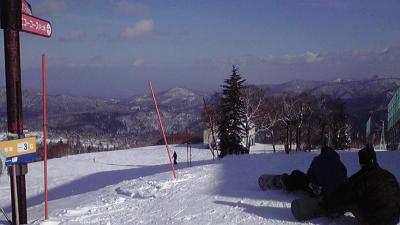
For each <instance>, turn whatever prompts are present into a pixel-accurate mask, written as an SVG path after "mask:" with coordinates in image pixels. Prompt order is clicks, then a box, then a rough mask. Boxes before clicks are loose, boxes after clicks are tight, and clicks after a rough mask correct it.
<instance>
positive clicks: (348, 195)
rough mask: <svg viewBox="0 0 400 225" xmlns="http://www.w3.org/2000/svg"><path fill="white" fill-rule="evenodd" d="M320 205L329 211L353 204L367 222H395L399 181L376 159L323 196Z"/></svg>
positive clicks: (383, 224) (399, 198) (379, 224)
mask: <svg viewBox="0 0 400 225" xmlns="http://www.w3.org/2000/svg"><path fill="white" fill-rule="evenodd" d="M322 205H323V206H324V208H326V209H327V211H328V212H330V213H335V212H345V211H350V210H352V208H354V207H357V209H358V210H359V211H360V213H361V215H362V217H363V218H364V219H365V220H366V221H367V222H368V224H369V225H392V224H397V223H398V222H399V216H400V189H399V183H398V182H397V180H396V177H395V176H393V175H392V174H391V173H390V172H388V171H387V170H384V169H382V168H380V167H379V165H378V164H377V163H375V164H371V165H367V166H365V167H363V168H362V169H360V170H359V171H358V172H357V173H356V174H354V175H353V176H351V177H350V178H349V180H348V181H347V182H345V183H344V184H343V185H341V186H340V187H339V189H338V190H337V191H335V192H334V193H332V194H331V195H330V196H328V197H326V198H324V199H323V201H322Z"/></svg>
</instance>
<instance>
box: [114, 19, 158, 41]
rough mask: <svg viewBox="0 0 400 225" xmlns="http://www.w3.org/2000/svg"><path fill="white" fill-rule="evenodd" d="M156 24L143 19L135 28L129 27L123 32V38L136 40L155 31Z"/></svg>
mask: <svg viewBox="0 0 400 225" xmlns="http://www.w3.org/2000/svg"><path fill="white" fill-rule="evenodd" d="M153 26H154V22H153V20H151V19H143V20H140V21H138V22H136V23H135V25H134V26H133V27H127V28H125V29H124V30H123V31H122V32H121V36H122V37H123V38H135V37H137V36H140V35H143V34H145V33H148V32H150V31H151V30H153Z"/></svg>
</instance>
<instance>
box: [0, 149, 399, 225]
mask: <svg viewBox="0 0 400 225" xmlns="http://www.w3.org/2000/svg"><path fill="white" fill-rule="evenodd" d="M170 148H171V150H172V151H176V152H177V153H178V165H177V166H176V169H177V178H176V179H174V178H173V175H172V172H171V167H170V165H169V160H168V157H167V154H166V151H165V147H164V146H152V147H144V148H137V149H129V150H121V151H114V152H101V153H92V154H82V155H74V156H69V157H63V158H58V159H52V160H49V161H48V165H49V169H48V171H49V199H50V202H49V215H50V220H49V221H43V219H44V204H43V162H38V163H31V164H29V173H28V174H27V196H28V205H29V208H28V220H29V223H30V224H34V225H39V224H71V225H74V224H105V225H108V224H118V225H120V224H129V225H130V224H246V225H247V224H288V225H289V224H357V222H356V220H355V219H354V217H353V216H352V215H351V214H346V215H345V216H342V217H340V218H338V219H335V220H333V219H329V218H318V219H314V220H311V221H307V222H305V223H301V222H297V221H296V220H295V219H294V218H293V216H292V214H291V211H290V202H291V201H292V200H293V199H295V198H298V197H300V196H302V194H301V193H296V194H293V193H292V194H290V193H285V192H283V191H279V190H273V191H266V192H263V191H261V190H260V189H259V187H258V183H257V179H258V177H259V175H260V174H264V173H268V174H280V173H284V172H290V171H291V170H293V169H300V170H303V171H306V170H307V168H308V166H309V163H310V162H311V160H312V158H313V157H314V156H316V155H317V154H318V153H319V151H318V150H317V151H315V152H312V153H304V152H298V153H293V154H290V155H286V154H284V153H283V152H282V151H279V152H277V153H271V150H270V146H264V145H257V146H255V147H254V148H253V149H252V151H251V152H252V154H250V155H239V156H228V157H226V158H224V159H222V160H217V159H216V160H212V155H211V153H210V151H209V150H208V149H203V148H202V147H201V146H193V147H192V166H191V167H189V166H188V165H187V163H186V159H187V154H186V153H187V150H186V146H184V145H173V146H170ZM340 156H341V159H342V161H343V162H344V164H345V165H346V166H347V169H348V175H352V174H353V173H355V172H356V171H357V170H358V169H359V167H358V159H357V152H356V151H346V152H340ZM377 156H378V161H379V163H380V164H381V166H382V167H383V168H385V169H388V170H389V171H391V172H392V173H394V174H395V175H396V177H397V179H398V180H399V178H400V167H399V166H398V163H399V162H400V154H399V152H398V151H394V152H388V151H379V152H377ZM9 186H10V185H9V178H8V176H6V175H3V176H1V178H0V193H1V194H0V206H1V207H3V208H5V210H6V211H7V212H8V214H9V215H11V213H10V211H11V209H10V189H9ZM0 224H7V222H6V220H5V219H4V218H3V217H2V216H0Z"/></svg>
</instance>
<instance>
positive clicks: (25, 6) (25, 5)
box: [21, 0, 32, 15]
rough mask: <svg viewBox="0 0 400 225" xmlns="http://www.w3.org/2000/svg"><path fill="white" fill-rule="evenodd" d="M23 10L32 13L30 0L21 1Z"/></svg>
mask: <svg viewBox="0 0 400 225" xmlns="http://www.w3.org/2000/svg"><path fill="white" fill-rule="evenodd" d="M21 4H22V5H21V12H22V13H25V14H27V15H32V7H31V4H29V2H27V1H26V0H22V2H21Z"/></svg>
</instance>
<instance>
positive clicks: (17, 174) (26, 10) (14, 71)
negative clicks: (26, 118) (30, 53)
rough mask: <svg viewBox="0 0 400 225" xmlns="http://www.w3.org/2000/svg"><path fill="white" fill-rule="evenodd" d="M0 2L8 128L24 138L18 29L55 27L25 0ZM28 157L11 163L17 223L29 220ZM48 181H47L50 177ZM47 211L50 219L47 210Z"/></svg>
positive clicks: (43, 33) (31, 30) (39, 32)
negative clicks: (26, 178) (39, 16)
mask: <svg viewBox="0 0 400 225" xmlns="http://www.w3.org/2000/svg"><path fill="white" fill-rule="evenodd" d="M0 5H1V7H0V10H1V13H0V15H1V28H2V29H3V30H4V55H5V57H4V59H5V63H4V64H5V72H6V74H5V75H6V93H7V123H8V132H9V138H10V139H16V138H17V139H21V138H23V137H24V136H25V134H24V133H23V113H22V91H21V86H22V84H21V67H20V44H19V32H20V31H24V32H28V33H32V34H36V35H40V36H43V37H50V36H51V33H52V29H51V25H50V23H49V22H48V21H46V20H43V19H40V18H37V17H34V16H32V8H31V6H30V4H29V3H28V2H27V1H26V0H0ZM44 65H45V64H44ZM44 74H45V70H44ZM44 123H45V121H44ZM28 161H29V160H25V161H24V160H22V161H20V162H18V163H16V164H12V169H10V167H9V172H10V177H11V180H12V182H11V199H12V202H11V206H12V211H13V216H12V218H13V219H12V220H13V224H14V225H19V224H20V223H21V224H27V223H28V222H27V220H28V219H27V206H26V184H25V174H26V173H27V171H28V165H27V163H28ZM46 166H47V165H46ZM45 170H47V168H45ZM45 173H47V171H46V172H45ZM45 183H46V184H47V181H45ZM46 191H47V187H46ZM46 201H47V196H46ZM46 205H47V204H46ZM46 210H47V206H46ZM45 214H46V219H47V211H46V212H45Z"/></svg>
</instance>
